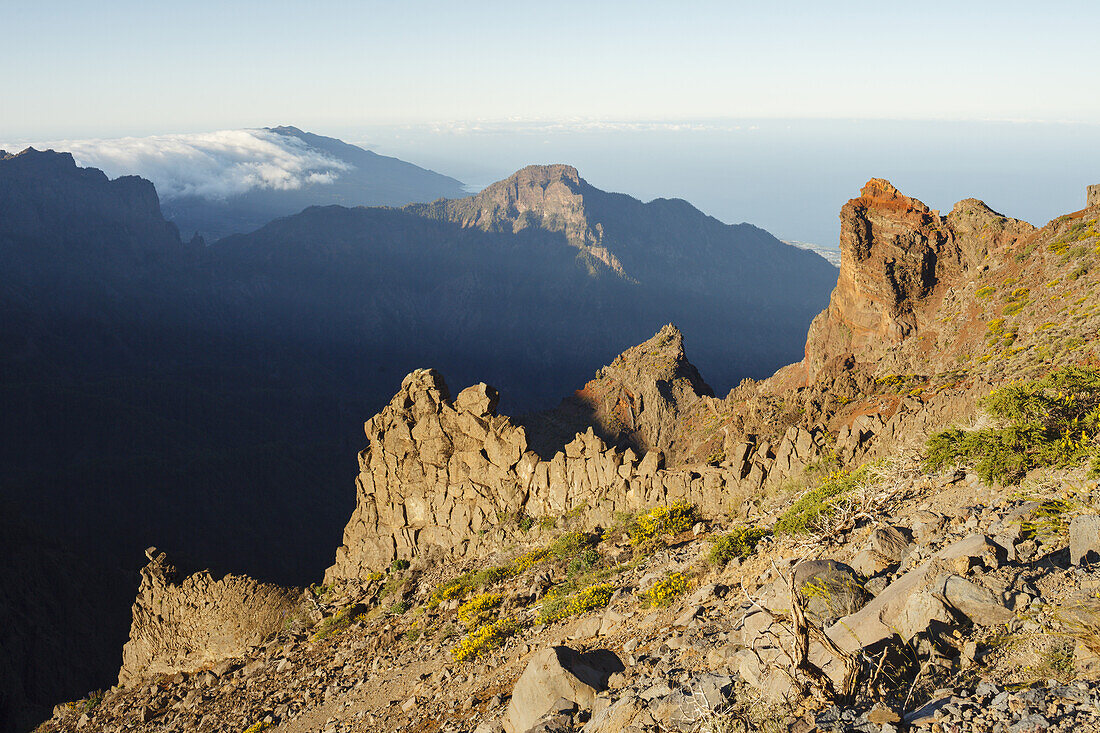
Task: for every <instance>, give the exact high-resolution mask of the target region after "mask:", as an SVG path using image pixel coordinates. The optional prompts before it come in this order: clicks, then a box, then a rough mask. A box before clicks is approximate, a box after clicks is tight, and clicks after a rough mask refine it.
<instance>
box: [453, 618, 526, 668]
mask: <svg viewBox="0 0 1100 733" xmlns="http://www.w3.org/2000/svg"><path fill="white" fill-rule="evenodd" d="M516 629H517V626H516V622H515V621H513V620H512V619H510V618H504V619H498V620H497V621H494V622H492V623H489V624H482V625H481V626H479V627H478V628H477V630H476V631H472V632H470V633H469V634H467V635H466V637H465V638H463V639H462V641H460V642H458V644H456V645H455V647H454V648H453V649H451V656H452V657H454V660H455V661H456V662H465V661H466V660H467V659H476V658H477V657H479V656H481V655H482V654H484V653H485V652H487V651H489V650H491V649H495V648H496V647H498V646H500V645H501V644H503V643H504V640H505V639H507V638H508V637H509V636H511V635H512V634H514V633H516Z"/></svg>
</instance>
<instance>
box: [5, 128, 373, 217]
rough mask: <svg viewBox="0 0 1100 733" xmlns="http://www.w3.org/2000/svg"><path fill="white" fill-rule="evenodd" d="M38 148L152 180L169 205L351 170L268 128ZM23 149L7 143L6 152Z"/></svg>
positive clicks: (328, 178)
mask: <svg viewBox="0 0 1100 733" xmlns="http://www.w3.org/2000/svg"><path fill="white" fill-rule="evenodd" d="M31 145H33V147H35V148H39V149H44V148H52V149H54V150H58V151H68V152H71V153H72V154H73V158H74V159H75V160H76V162H77V165H81V166H85V167H93V168H99V169H101V170H102V171H103V172H104V173H106V174H107V175H108V176H110V177H111V178H117V177H118V176H125V175H138V176H141V177H143V178H148V179H149V180H151V181H152V182H153V184H154V185H156V187H157V193H158V194H159V195H160V197H161V198H162V199H173V198H181V197H185V196H198V197H201V198H205V199H211V200H224V199H226V198H229V197H232V196H236V195H240V194H243V193H247V192H248V191H251V190H255V189H271V190H281V191H288V190H296V189H300V188H302V187H304V186H308V185H314V184H322V185H323V184H331V183H333V182H334V181H335V180H336V179H337V178H338V177H339V176H340V175H341V174H342V173H345V172H347V171H349V170H351V169H352V166H351V165H349V164H348V163H346V162H344V161H341V160H337V159H336V158H333V157H331V156H330V155H327V154H326V153H324V152H322V151H320V150H317V149H316V148H312V147H310V146H309V145H307V144H306V143H305V142H303V141H302V140H299V139H298V138H296V137H292V136H289V135H280V134H278V133H276V132H272V131H270V130H262V129H249V130H219V131H217V132H203V133H191V134H179V135H152V136H149V137H124V138H116V139H110V140H57V141H50V142H40V143H31ZM23 147H25V145H5V144H3V143H0V149H5V148H6V149H7V150H19V149H22V148H23Z"/></svg>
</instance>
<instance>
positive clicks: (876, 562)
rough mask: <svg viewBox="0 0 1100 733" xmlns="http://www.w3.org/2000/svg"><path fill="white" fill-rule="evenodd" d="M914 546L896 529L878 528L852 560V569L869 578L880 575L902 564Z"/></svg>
mask: <svg viewBox="0 0 1100 733" xmlns="http://www.w3.org/2000/svg"><path fill="white" fill-rule="evenodd" d="M912 544H913V543H912V542H910V540H909V538H908V537H907V536H906V535H905V534H904V533H903V532H902V531H901V530H899V529H897V528H896V527H876V528H875V530H874V531H873V532H871V536H870V537H868V538H867V546H866V547H865V548H864V549H863V550H861V551H860V552H859V553H858V554H856V556H855V557H854V558H852V567H853V568H855V569H856V571H857V572H859V573H860V574H862V575H864V576H867V577H871V576H872V575H878V574H879V573H881V572H882V571H883V570H886V569H887V568H889V567H891V566H892V565H896V564H897V563H899V562H901V561H902V559H904V558H905V556H906V555H907V554H908V553H909V550H910V548H911V547H912Z"/></svg>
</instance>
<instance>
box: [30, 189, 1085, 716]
mask: <svg viewBox="0 0 1100 733" xmlns="http://www.w3.org/2000/svg"><path fill="white" fill-rule="evenodd" d="M1098 218H1100V207H1098V206H1091V207H1089V208H1086V209H1084V210H1082V211H1079V212H1075V213H1073V214H1070V215H1067V216H1065V217H1059V218H1058V219H1056V220H1054V221H1052V222H1050V223H1049V224H1047V225H1046V226H1045V227H1042V228H1038V229H1036V228H1033V227H1030V226H1029V225H1025V224H1023V223H1021V222H1016V221H1014V220H1011V219H1006V218H1005V217H1001V216H1000V215H997V214H995V213H993V212H991V211H989V210H988V209H987V208H986V207H985V206H984V205H982V204H981V203H980V202H976V201H965V202H962V203H961V204H959V205H957V206H956V207H955V209H954V210H953V211H952V213H951V214H949V215H948V216H946V217H941V216H939V215H938V214H936V213H935V212H932V211H930V210H928V209H927V207H925V206H924V205H923V204H921V203H920V202H918V201H915V200H914V199H910V198H908V197H905V196H903V195H902V194H900V193H899V192H897V191H896V190H895V189H893V187H892V186H889V184H887V183H886V182H884V181H871V182H870V183H869V184H868V186H867V187H865V189H864V192H863V195H862V196H861V197H860V198H858V199H854V200H853V201H852V202H849V204H848V205H846V206H845V208H844V210H843V212H842V224H843V229H842V232H843V234H842V239H841V248H842V253H843V257H842V272H841V278H840V281H839V282H838V286H837V289H836V291H834V295H833V299H832V302H831V303H830V305H829V308H828V309H827V310H826V311H825V312H824V313H823V314H822V315H821V316H820V317H819V318H818V319H817V320H816V321H815V322H814V325H813V326H812V327H811V330H810V335H809V338H808V344H807V353H806V358H805V360H804V361H803V362H802V363H800V364H796V365H792V366H790V367H787V368H785V369H783V370H780V372H778V373H777V374H776V375H775V376H774V377H773V378H771V379H769V380H766V381H764V382H761V383H756V382H752V381H751V380H747V381H746V382H744V383H742V384H741V385H739V386H738V387H737V388H735V389H734V390H732V391H731V392H730V393H729V395H727V396H726V397H725V398H716V397H714V396H711V395H709V394H708V391H709V390H707V389H706V388H705V387H706V385H705V383H704V382H703V381H702V379H701V378H699V374H698V372H696V371H695V369H694V368H692V367H691V366H690V363H689V362H688V361H687V359H686V356H685V354H684V346H683V341H682V338H681V336H680V334H679V333H678V332H676V331H675V329H672V328H668V327H666V328H664V329H662V330H661V331H660V332H659V333H658V334H657V335H656V336H655V337H654V338H653V339H652V340H651V341H649V342H647V343H645V344H643V345H641V346H639V347H636V348H635V349H631V350H628V351H627V352H625V353H624V354H623V355H622V356H621V357H620V358H619V359H617V360H615V362H613V363H612V364H611V365H609V366H608V367H605V368H604V369H603V370H601V373H600V374H599V375H598V376H597V378H596V380H594V383H590V384H589V385H588V386H586V388H585V389H584V390H583V391H582V392H581V393H579V394H578V395H577V396H576V397H575V398H574V399H575V400H579V401H581V402H583V401H585V400H587V401H588V403H587V404H588V406H589V411H590V412H589V414H588V415H587V416H586V415H584V413H583V412H578V409H577V407H576V405H577V404H578V402H576V401H571V402H568V401H567V404H566V406H564V407H565V408H568V409H563V413H562V414H560V415H559V416H558V417H557V418H553V417H552V416H551V417H546V416H543V417H542V418H541V420H542V421H541V422H540V419H539V416H535V417H534V418H532V419H526V418H525V420H524V422H523V424H522V425H517V424H516V423H514V422H513V421H511V420H510V419H508V418H505V417H502V416H500V415H498V414H496V408H497V395H496V393H495V390H492V389H491V388H489V387H487V386H485V385H476V386H474V387H471V388H468V389H467V390H464V391H462V392H460V393H459V394H458V395H457V396H456V397H455V398H454V399H453V400H452V399H451V397H450V394H449V391H448V389H447V387H446V384H445V382H444V381H443V379H442V377H441V375H439V374H438V373H436V372H432V371H429V370H423V371H418V372H415V373H413V374H410V375H409V377H407V378H406V380H405V382H404V383H403V384H402V387H401V390H400V391H399V392H398V394H397V395H396V396H395V397H394V399H393V400H392V401H391V403H390V404H389V406H387V407H386V408H385V409H383V411H382V412H381V413H379V414H378V415H377V416H376V417H374V418H373V419H372V420H371V421H369V422H368V423H367V426H366V431H367V438H368V441H369V445H368V446H367V448H366V449H365V450H364V451H363V452H362V453H360V475H359V478H358V482H357V507H356V509H355V512H354V513H353V515H352V519H351V521H350V522H349V523H348V526H347V528H346V530H345V535H344V541H343V545H342V546H341V547H340V549H339V550H338V552H337V556H336V563H335V564H334V565H333V566H332V567H331V568H330V569H329V571H328V573H327V574H326V578H325V580H326V584H325V586H323V587H316V588H313V589H311V590H310V591H309V592H308V593H307V597H308V599H309V600H306V601H304V605H302V606H301V607H300V608H301V612H300V613H299V614H297V615H296V617H295V620H293V621H292V622H291V623H290V624H288V626H287V627H286V628H285V629H283V630H281V631H279V632H276V633H275V634H274V636H272V637H270V638H268V639H265V640H264V641H263V642H261V643H260V644H258V645H257V646H256V647H255V648H254V649H251V650H248V651H246V652H244V653H242V654H239V655H236V656H234V658H231V659H225V660H223V661H220V662H214V660H213V659H209V660H207V661H208V666H207V668H205V669H202V670H198V671H192V672H179V673H176V674H174V675H172V676H162V677H159V678H155V679H145V680H144V681H143V682H141V683H138V684H133V685H131V686H127V687H123V688H118V689H114V690H111V691H109V692H108V693H106V694H105V695H103V696H94V697H92V698H89V699H88V700H87V701H83V702H81V703H79V704H74V705H72V706H61V707H59V708H58V709H57V710H56V711H55V715H54V716H53V717H52V718H51V720H49V721H47V722H46V723H44V724H43V730H67V729H71V728H76V727H81V728H83V727H87V726H89V725H92V726H94V729H102V730H120V729H123V728H124V727H125V728H126V729H128V730H157V729H164V728H183V729H195V730H222V729H226V728H234V727H236V728H240V729H244V728H246V727H252V730H261V729H264V728H265V727H270V728H272V729H277V730H285V731H299V730H301V731H306V730H310V731H314V730H319V731H358V730H364V731H365V730H377V729H379V728H382V729H386V730H415V731H437V730H448V731H474V730H477V731H481V732H482V733H487V732H488V731H494V730H505V731H508V732H509V733H512V732H513V731H527V730H539V731H546V732H549V731H568V730H580V729H583V730H586V731H590V732H602V733H612V732H615V731H627V730H629V731H639V730H641V731H647V730H653V731H656V730H670V729H676V730H684V731H696V730H697V731H703V730H774V731H780V730H782V731H798V732H800V733H809V732H810V731H815V730H820V731H831V730H838V731H841V730H843V731H883V732H886V731H901V730H920V729H927V728H931V729H933V730H936V729H938V730H942V731H956V730H959V731H961V730H982V731H1009V730H1012V731H1021V732H1022V731H1030V730H1046V729H1057V730H1075V729H1076V730H1088V729H1091V728H1095V727H1097V726H1098V725H1100V723H1098V718H1100V688H1098V686H1097V682H1096V679H1097V677H1100V665H1098V661H1097V660H1098V657H1097V654H1100V642H1098V641H1097V635H1096V634H1097V631H1096V630H1097V629H1098V628H1100V607H1098V606H1097V605H1096V601H1095V594H1096V588H1097V587H1100V575H1097V573H1096V570H1095V566H1094V565H1093V564H1092V562H1093V560H1094V559H1100V520H1098V519H1097V514H1098V510H1100V488H1098V487H1097V483H1096V480H1095V479H1094V478H1090V477H1089V475H1088V472H1087V467H1074V466H1072V465H1068V466H1066V467H1057V466H1040V467H1039V468H1036V469H1034V470H1032V471H1031V472H1030V473H1029V474H1028V476H1027V478H1026V480H1025V481H1024V483H1023V484H1020V485H1015V484H1009V485H1002V484H1001V483H989V482H987V481H986V480H983V479H982V478H980V477H979V475H978V474H977V473H976V471H975V470H973V469H971V468H969V467H968V466H967V465H965V462H964V463H963V464H962V465H958V464H954V465H947V466H945V467H944V469H943V470H941V471H930V470H929V469H928V468H927V467H926V465H925V463H924V462H923V458H924V455H923V454H924V440H925V438H926V436H928V435H929V434H930V433H931V432H933V431H935V430H938V429H940V428H943V427H946V426H948V425H951V424H953V423H955V422H959V421H968V420H970V419H971V418H973V417H975V416H978V415H979V404H978V397H980V396H983V395H985V394H986V393H988V392H989V390H990V389H991V388H993V387H996V386H998V385H1002V384H1006V383H1008V382H1009V381H1012V380H1017V379H1019V378H1021V377H1031V376H1041V375H1045V374H1047V373H1048V372H1050V371H1051V370H1052V369H1054V368H1056V367H1064V366H1070V365H1088V364H1095V363H1096V361H1097V360H1098V357H1100V354H1097V352H1096V347H1095V342H1094V341H1093V340H1092V338H1091V337H1092V335H1093V334H1095V329H1096V328H1097V327H1098V326H1100V313H1097V306H1096V305H1095V304H1096V303H1097V299H1096V293H1095V289H1096V287H1097V286H1098V281H1097V279H1096V277H1095V273H1094V272H1093V271H1092V270H1093V263H1094V262H1095V261H1096V258H1097V252H1098V250H1097V247H1098V246H1100V235H1098V233H1097V221H1098ZM624 263H625V260H624ZM624 266H625V265H624ZM845 266H847V267H848V269H847V271H845V269H844V268H845ZM628 271H629V270H628ZM1041 292H1042V293H1045V294H1046V297H1043V298H1040V297H1039V295H1038V293H1041ZM1048 324H1049V325H1048ZM689 343H690V342H689ZM639 397H640V399H639ZM570 405H572V407H569V406H570ZM578 414H579V415H580V416H579V417H578ZM643 414H644V415H645V417H644V418H643V417H642V416H643ZM626 418H632V419H633V424H631V423H630V422H629V421H627V420H626ZM584 419H587V420H588V426H589V427H590V428H591V429H589V430H585V431H584V432H582V433H579V434H576V436H575V438H574V439H573V440H571V441H570V442H568V443H566V444H565V445H564V446H562V447H561V449H560V452H554V453H553V454H552V455H546V456H544V455H541V454H540V453H536V452H535V451H532V450H530V443H529V441H531V443H533V442H535V441H536V440H537V437H536V436H537V435H538V434H539V433H540V431H547V432H551V433H552V432H553V430H554V429H558V430H559V431H560V429H561V426H562V425H564V424H567V423H568V421H569V420H576V421H577V424H578V425H583V424H584V423H583V420H584ZM979 424H981V423H979ZM547 426H548V427H547ZM1082 428H1084V426H1082ZM1089 429H1091V428H1089ZM529 433H530V435H529ZM601 435H603V436H606V440H605V438H604V437H601ZM1085 435H1086V436H1087V435H1088V432H1087V430H1086V432H1085ZM643 441H644V443H643ZM555 442H556V441H555V440H554V439H549V438H548V439H546V443H547V445H549V446H551V447H553V445H554V443H555ZM635 445H636V446H637V447H635ZM1088 450H1091V448H1089V449H1088ZM642 451H645V452H644V453H643V452H642ZM1082 455H1087V452H1086V453H1085V454H1082ZM884 457H886V458H887V460H881V459H882V458H884ZM318 613H319V615H320V616H322V617H323V618H322V620H321V621H320V622H319V623H316V624H315V623H314V619H316V617H317V615H318ZM137 615H138V614H137V611H136V610H135V617H136V616H137ZM311 615H312V618H311ZM139 635H140V634H139ZM132 641H133V640H132ZM564 647H568V648H564Z"/></svg>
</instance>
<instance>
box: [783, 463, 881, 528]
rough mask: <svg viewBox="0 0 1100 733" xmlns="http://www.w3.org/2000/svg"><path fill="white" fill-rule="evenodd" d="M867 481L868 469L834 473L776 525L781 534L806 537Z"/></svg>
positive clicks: (800, 500)
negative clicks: (804, 535)
mask: <svg viewBox="0 0 1100 733" xmlns="http://www.w3.org/2000/svg"><path fill="white" fill-rule="evenodd" d="M866 480H867V467H866V466H860V467H859V468H857V469H855V470H854V471H845V470H837V471H833V472H832V473H830V474H829V475H828V476H826V477H825V479H824V480H823V481H822V482H821V484H820V485H818V486H817V487H815V488H813V489H811V490H809V491H807V492H806V493H804V494H802V496H800V497H799V498H798V499H797V500H796V501H795V502H794V504H792V505H791V506H790V508H789V509H787V511H785V512H784V513H783V516H781V517H780V518H779V521H777V522H776V523H775V531H776V533H777V534H806V533H807V532H811V531H812V530H813V529H814V528H816V527H817V526H818V524H819V523H820V521H821V520H822V519H823V518H824V517H826V516H829V515H831V514H832V513H833V511H834V510H835V506H836V504H837V503H838V502H839V501H841V500H842V499H844V497H845V496H847V495H848V494H849V493H851V492H852V490H854V489H855V488H856V487H858V486H859V485H860V484H861V483H863V482H864V481H866Z"/></svg>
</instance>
